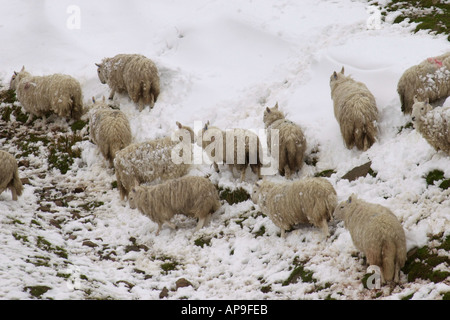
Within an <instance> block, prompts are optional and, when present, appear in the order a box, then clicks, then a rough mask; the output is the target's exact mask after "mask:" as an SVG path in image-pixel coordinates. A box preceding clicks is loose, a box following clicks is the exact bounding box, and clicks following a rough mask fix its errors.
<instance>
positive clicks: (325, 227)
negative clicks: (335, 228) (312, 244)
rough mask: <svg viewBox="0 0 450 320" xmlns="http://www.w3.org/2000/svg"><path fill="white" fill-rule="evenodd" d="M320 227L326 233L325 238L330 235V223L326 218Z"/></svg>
mask: <svg viewBox="0 0 450 320" xmlns="http://www.w3.org/2000/svg"><path fill="white" fill-rule="evenodd" d="M320 229H322V232H323V234H324V235H325V238H328V236H329V235H330V232H329V230H328V223H327V221H326V220H325V219H323V220H322V221H321V222H320Z"/></svg>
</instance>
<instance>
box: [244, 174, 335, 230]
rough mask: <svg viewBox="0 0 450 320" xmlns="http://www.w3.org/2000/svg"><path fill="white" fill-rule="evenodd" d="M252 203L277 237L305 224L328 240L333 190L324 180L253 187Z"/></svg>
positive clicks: (270, 183)
mask: <svg viewBox="0 0 450 320" xmlns="http://www.w3.org/2000/svg"><path fill="white" fill-rule="evenodd" d="M252 201H253V202H254V203H255V204H258V205H259V207H260V208H261V210H262V212H263V213H264V214H266V215H268V216H269V218H270V219H271V220H272V221H273V223H274V224H275V225H276V226H278V227H279V228H280V229H281V236H282V237H284V236H285V231H286V230H290V229H291V228H292V227H293V226H294V225H296V224H305V223H309V224H312V225H314V226H316V227H318V228H321V229H322V232H323V234H324V235H326V236H328V235H329V231H328V223H327V222H328V221H329V220H330V219H331V218H332V214H333V211H334V209H335V208H336V205H337V195H336V190H335V189H334V188H333V186H332V185H331V183H330V182H328V180H326V179H325V178H305V179H301V180H297V181H293V182H291V181H286V182H284V183H275V182H271V181H267V180H264V181H262V182H261V183H256V186H255V188H254V189H253V193H252Z"/></svg>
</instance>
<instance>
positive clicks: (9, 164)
mask: <svg viewBox="0 0 450 320" xmlns="http://www.w3.org/2000/svg"><path fill="white" fill-rule="evenodd" d="M6 189H9V190H10V191H11V195H12V199H13V200H14V201H16V200H17V197H18V196H21V195H22V192H23V185H22V181H21V180H20V177H19V170H18V166H17V161H16V159H15V158H14V157H13V156H12V155H11V154H10V153H9V152H6V151H1V150H0V193H2V192H3V191H5V190H6Z"/></svg>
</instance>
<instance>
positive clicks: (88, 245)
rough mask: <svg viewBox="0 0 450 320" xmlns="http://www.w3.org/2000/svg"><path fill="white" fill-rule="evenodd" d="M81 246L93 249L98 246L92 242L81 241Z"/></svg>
mask: <svg viewBox="0 0 450 320" xmlns="http://www.w3.org/2000/svg"><path fill="white" fill-rule="evenodd" d="M83 246H87V247H91V248H95V247H97V246H98V244H96V243H95V242H92V241H91V240H85V241H83Z"/></svg>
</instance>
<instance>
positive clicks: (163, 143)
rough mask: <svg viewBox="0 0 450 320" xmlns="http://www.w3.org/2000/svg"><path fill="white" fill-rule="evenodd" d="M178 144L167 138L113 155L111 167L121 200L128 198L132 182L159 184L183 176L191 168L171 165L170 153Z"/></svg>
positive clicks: (133, 145)
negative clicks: (112, 166)
mask: <svg viewBox="0 0 450 320" xmlns="http://www.w3.org/2000/svg"><path fill="white" fill-rule="evenodd" d="M178 143H179V142H174V141H172V140H171V138H170V137H165V138H160V139H155V140H151V141H146V142H142V143H135V144H130V145H129V146H127V147H125V148H123V149H122V150H120V151H118V152H117V153H116V157H115V158H114V167H115V170H116V178H117V187H118V189H119V192H120V198H121V199H122V200H123V199H125V197H127V196H128V193H129V192H130V190H131V188H132V187H133V186H134V185H135V181H136V182H137V183H139V184H143V183H159V182H161V181H165V180H168V179H173V178H178V177H181V176H183V175H185V174H186V173H187V172H188V170H189V167H190V164H187V163H181V164H175V163H174V162H173V161H172V158H171V156H172V149H173V147H174V146H175V145H176V144H178Z"/></svg>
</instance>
